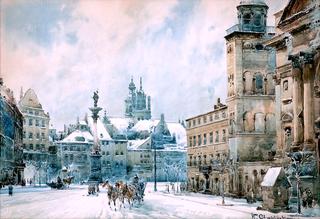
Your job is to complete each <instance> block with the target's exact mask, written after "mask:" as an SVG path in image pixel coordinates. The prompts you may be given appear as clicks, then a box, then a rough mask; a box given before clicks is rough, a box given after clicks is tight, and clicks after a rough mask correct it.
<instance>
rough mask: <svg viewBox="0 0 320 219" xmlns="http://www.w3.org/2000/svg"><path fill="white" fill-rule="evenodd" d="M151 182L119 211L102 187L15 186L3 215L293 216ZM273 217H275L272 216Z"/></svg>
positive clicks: (3, 197) (3, 196) (3, 205)
mask: <svg viewBox="0 0 320 219" xmlns="http://www.w3.org/2000/svg"><path fill="white" fill-rule="evenodd" d="M153 186H154V185H153V184H152V183H148V184H147V188H146V191H145V200H144V202H143V203H141V204H138V203H135V204H134V206H133V207H132V208H131V209H130V208H129V206H128V204H125V208H121V209H119V203H118V204H117V210H116V211H115V210H114V209H113V208H112V209H110V207H109V206H108V198H107V192H106V190H105V189H103V188H102V189H100V193H99V194H98V196H88V195H87V186H84V185H82V186H77V185H73V186H71V187H70V188H69V189H66V190H53V189H49V188H47V187H42V188H39V187H38V188H37V187H27V188H21V187H16V188H14V194H13V196H8V194H7V193H6V192H7V190H6V189H4V190H2V191H1V193H2V194H1V196H0V200H1V212H0V218H39V219H40V218H41V219H43V218H210V219H213V218H259V216H260V217H262V216H264V217H265V218H268V217H270V218H289V217H288V216H289V215H288V214H272V213H269V212H265V211H257V210H256V208H257V206H258V205H259V203H256V204H247V203H246V201H245V200H244V199H230V198H226V200H225V201H226V206H221V205H220V204H221V197H218V196H212V195H203V194H196V193H183V192H179V193H173V191H170V193H168V192H166V186H165V183H161V184H158V191H157V192H154V191H153V188H154V187H153ZM272 216H273V217H272Z"/></svg>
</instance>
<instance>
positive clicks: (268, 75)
mask: <svg viewBox="0 0 320 219" xmlns="http://www.w3.org/2000/svg"><path fill="white" fill-rule="evenodd" d="M237 11H238V24H236V25H234V26H233V27H231V28H229V29H228V30H227V35H226V36H225V39H226V48H227V49H226V50H227V76H228V86H227V87H228V93H227V100H226V103H227V106H228V119H229V135H228V145H229V148H230V158H232V159H233V160H236V161H237V168H236V169H235V180H234V182H233V191H234V192H235V193H236V194H238V195H240V196H252V194H253V196H254V197H256V198H261V190H260V189H259V185H260V183H261V181H262V179H263V177H264V175H265V173H266V171H267V169H268V168H269V167H270V166H271V161H272V160H273V157H274V154H275V151H276V128H275V116H276V115H275V113H274V112H275V101H274V100H275V87H274V83H273V77H274V75H275V72H274V69H275V52H274V50H273V49H270V48H268V47H265V46H264V45H263V43H264V42H265V41H266V40H268V39H270V38H271V37H272V36H274V31H273V28H272V27H268V26H266V20H267V12H268V6H267V5H266V3H265V2H264V1H262V0H255V1H252V0H243V1H241V2H240V4H239V5H238V6H237Z"/></svg>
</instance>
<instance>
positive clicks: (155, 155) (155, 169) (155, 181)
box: [153, 145, 157, 192]
mask: <svg viewBox="0 0 320 219" xmlns="http://www.w3.org/2000/svg"><path fill="white" fill-rule="evenodd" d="M153 147H154V148H153V150H154V158H153V160H154V188H153V189H154V191H155V192H156V191H157V149H156V145H154V146H153Z"/></svg>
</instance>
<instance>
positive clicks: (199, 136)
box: [198, 135, 201, 145]
mask: <svg viewBox="0 0 320 219" xmlns="http://www.w3.org/2000/svg"><path fill="white" fill-rule="evenodd" d="M198 145H201V135H198Z"/></svg>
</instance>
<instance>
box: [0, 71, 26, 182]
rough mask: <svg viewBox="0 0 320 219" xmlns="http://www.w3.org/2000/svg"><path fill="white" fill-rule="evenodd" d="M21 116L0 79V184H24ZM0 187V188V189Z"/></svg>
mask: <svg viewBox="0 0 320 219" xmlns="http://www.w3.org/2000/svg"><path fill="white" fill-rule="evenodd" d="M22 133H23V115H22V113H21V111H20V110H19V108H18V106H17V104H16V101H15V98H14V96H13V92H12V91H11V90H10V89H9V88H7V87H6V86H5V85H4V83H3V79H2V78H1V77H0V184H1V186H2V185H8V184H10V183H11V184H24V182H23V180H24V168H25V163H24V162H23V144H22V137H23V136H22V135H23V134H22ZM1 186H0V187H1Z"/></svg>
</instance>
